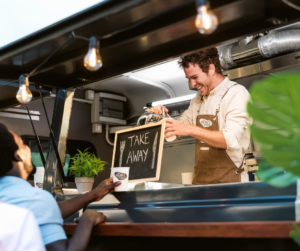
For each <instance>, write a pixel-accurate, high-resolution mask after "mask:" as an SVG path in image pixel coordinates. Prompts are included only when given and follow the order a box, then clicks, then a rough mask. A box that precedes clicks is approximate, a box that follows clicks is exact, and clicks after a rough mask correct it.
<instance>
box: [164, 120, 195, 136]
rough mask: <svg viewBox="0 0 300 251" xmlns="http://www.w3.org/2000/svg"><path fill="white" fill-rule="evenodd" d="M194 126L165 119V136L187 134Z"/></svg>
mask: <svg viewBox="0 0 300 251" xmlns="http://www.w3.org/2000/svg"><path fill="white" fill-rule="evenodd" d="M193 127H194V126H191V125H186V124H183V123H180V122H178V121H176V120H174V119H166V130H165V137H166V138H169V137H171V136H173V135H177V136H189V135H190V131H191V130H193Z"/></svg>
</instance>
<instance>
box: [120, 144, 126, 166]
mask: <svg viewBox="0 0 300 251" xmlns="http://www.w3.org/2000/svg"><path fill="white" fill-rule="evenodd" d="M125 144H126V141H125V140H124V141H121V142H120V160H119V167H122V158H123V152H124V149H125Z"/></svg>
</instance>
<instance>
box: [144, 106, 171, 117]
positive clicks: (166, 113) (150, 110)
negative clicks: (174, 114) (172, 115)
mask: <svg viewBox="0 0 300 251" xmlns="http://www.w3.org/2000/svg"><path fill="white" fill-rule="evenodd" d="M162 109H165V115H166V116H167V117H168V112H169V110H168V109H167V108H166V107H164V106H163V105H157V106H155V107H152V108H148V109H147V112H154V113H156V114H160V115H161V114H162Z"/></svg>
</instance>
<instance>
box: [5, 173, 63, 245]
mask: <svg viewBox="0 0 300 251" xmlns="http://www.w3.org/2000/svg"><path fill="white" fill-rule="evenodd" d="M0 200H1V201H3V202H7V203H10V204H13V205H16V206H20V207H23V208H26V209H28V210H30V211H31V212H32V213H33V214H34V216H35V218H36V220H37V222H38V224H39V227H40V230H41V233H42V237H43V241H44V244H45V245H47V244H50V243H52V242H55V241H58V240H63V239H67V236H66V234H65V231H64V229H63V227H62V225H63V219H62V216H61V212H60V209H59V207H58V205H57V202H56V200H55V199H54V198H53V196H52V195H51V194H50V193H49V192H47V191H45V190H41V189H39V188H36V187H32V186H31V185H30V184H29V183H28V182H27V181H26V180H23V179H21V178H17V177H14V176H4V177H2V178H0ZM8 217H13V215H9V216H8Z"/></svg>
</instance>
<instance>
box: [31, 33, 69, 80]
mask: <svg viewBox="0 0 300 251" xmlns="http://www.w3.org/2000/svg"><path fill="white" fill-rule="evenodd" d="M71 39H73V35H72V34H71V35H70V36H69V38H68V39H67V40H66V41H65V42H64V43H63V44H62V45H61V46H60V47H58V48H57V49H56V50H55V51H53V52H52V53H51V54H50V55H49V56H48V57H47V58H46V59H45V60H44V61H43V62H42V63H40V64H39V65H38V66H37V67H35V68H34V69H33V70H32V71H31V72H30V73H29V74H28V77H30V76H31V75H32V74H33V73H35V72H36V71H37V70H38V69H39V68H40V67H41V66H42V65H43V64H45V63H46V62H47V61H48V60H49V59H50V58H51V57H52V56H53V55H54V54H55V53H56V52H58V51H59V50H60V49H61V48H63V47H64V46H65V45H66V44H67V43H69V42H70V41H71Z"/></svg>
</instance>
